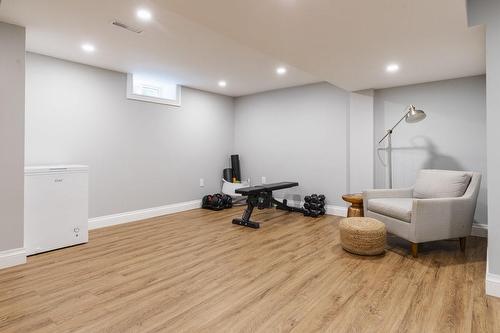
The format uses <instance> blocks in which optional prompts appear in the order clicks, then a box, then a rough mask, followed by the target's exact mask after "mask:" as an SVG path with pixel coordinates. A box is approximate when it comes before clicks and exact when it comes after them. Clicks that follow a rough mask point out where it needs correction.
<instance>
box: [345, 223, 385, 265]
mask: <svg viewBox="0 0 500 333" xmlns="http://www.w3.org/2000/svg"><path fill="white" fill-rule="evenodd" d="M339 227H340V242H341V244H342V248H343V249H344V250H346V251H348V252H351V253H354V254H361V255H365V256H374V255H377V254H382V253H383V252H384V250H385V239H386V230H385V225H384V224H383V223H382V222H380V221H378V220H375V219H372V218H370V217H348V218H345V219H342V220H341V221H340V224H339Z"/></svg>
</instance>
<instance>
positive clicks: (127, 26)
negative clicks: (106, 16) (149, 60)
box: [0, 0, 142, 34]
mask: <svg viewBox="0 0 500 333" xmlns="http://www.w3.org/2000/svg"><path fill="white" fill-rule="evenodd" d="M0 1H1V0H0ZM111 24H112V25H114V26H117V27H119V28H123V29H126V30H128V31H132V32H135V33H136V34H140V33H141V32H142V30H141V29H139V28H137V27H134V26H132V25H128V24H125V23H122V22H120V21H116V20H115V21H113V22H111Z"/></svg>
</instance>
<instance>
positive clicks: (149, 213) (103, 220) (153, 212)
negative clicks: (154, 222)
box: [89, 200, 201, 230]
mask: <svg viewBox="0 0 500 333" xmlns="http://www.w3.org/2000/svg"><path fill="white" fill-rule="evenodd" d="M200 207H201V200H193V201H186V202H179V203H174V204H170V205H165V206H160V207H153V208H146V209H139V210H134V211H131V212H125V213H118V214H111V215H105V216H99V217H94V218H91V219H89V230H92V229H98V228H104V227H109V226H112V225H117V224H123V223H130V222H135V221H140V220H145V219H150V218H152V217H158V216H162V215H168V214H173V213H179V212H184V211H187V210H191V209H196V208H200Z"/></svg>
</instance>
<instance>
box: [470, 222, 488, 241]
mask: <svg viewBox="0 0 500 333" xmlns="http://www.w3.org/2000/svg"><path fill="white" fill-rule="evenodd" d="M470 235H471V236H476V237H484V238H488V225H487V224H479V223H474V224H473V225H472V231H471V232H470Z"/></svg>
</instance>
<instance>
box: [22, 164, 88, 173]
mask: <svg viewBox="0 0 500 333" xmlns="http://www.w3.org/2000/svg"><path fill="white" fill-rule="evenodd" d="M88 169H89V167H88V166H87V165H79V164H61V165H34V166H25V167H24V174H27V175H29V174H38V173H54V172H61V173H64V172H87V171H88Z"/></svg>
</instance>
